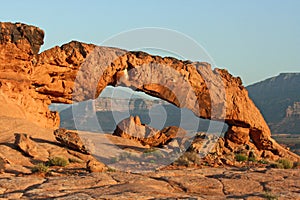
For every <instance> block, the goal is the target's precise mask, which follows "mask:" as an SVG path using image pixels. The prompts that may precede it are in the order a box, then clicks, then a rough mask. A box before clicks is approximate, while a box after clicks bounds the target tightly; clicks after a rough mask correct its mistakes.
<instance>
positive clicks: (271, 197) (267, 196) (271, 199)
mask: <svg viewBox="0 0 300 200" xmlns="http://www.w3.org/2000/svg"><path fill="white" fill-rule="evenodd" d="M263 197H264V198H265V199H268V200H277V199H278V197H277V196H276V195H274V194H272V193H270V192H268V191H267V192H265V193H264V194H263Z"/></svg>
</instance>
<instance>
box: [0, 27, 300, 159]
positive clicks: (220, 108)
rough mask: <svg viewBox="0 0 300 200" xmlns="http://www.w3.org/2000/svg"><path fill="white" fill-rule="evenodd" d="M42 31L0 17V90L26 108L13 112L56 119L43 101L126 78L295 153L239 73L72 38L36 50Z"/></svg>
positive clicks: (263, 144)
mask: <svg viewBox="0 0 300 200" xmlns="http://www.w3.org/2000/svg"><path fill="white" fill-rule="evenodd" d="M43 38H44V32H43V31H42V30H41V29H39V28H37V27H34V26H29V25H25V24H21V23H16V24H13V23H0V47H1V48H0V98H1V99H3V102H4V101H6V102H11V103H13V104H15V105H17V106H18V107H20V108H22V110H23V111H24V113H22V114H20V113H19V112H18V113H13V112H12V113H11V115H12V116H13V117H17V118H22V117H23V118H27V119H29V120H31V121H33V122H35V123H37V124H38V125H40V126H44V127H58V126H59V115H58V113H56V112H51V111H50V110H49V109H48V106H49V105H50V104H51V103H67V104H71V103H73V102H79V101H84V100H88V99H94V98H97V97H98V95H99V94H100V93H101V91H102V90H103V89H104V88H105V87H106V86H107V85H113V86H118V85H123V86H127V87H131V88H134V89H137V90H140V91H144V92H145V93H147V94H149V95H151V96H155V97H159V98H161V99H164V100H167V101H168V102H170V103H173V104H174V105H176V106H178V107H186V108H188V109H190V110H192V111H193V112H194V113H195V115H197V116H198V117H201V118H205V119H215V120H224V121H225V122H226V123H227V124H228V125H229V130H228V131H227V133H226V139H227V140H230V141H232V142H234V143H241V144H243V143H249V142H251V143H252V142H253V144H254V145H255V146H256V147H257V149H259V150H268V151H271V152H272V153H273V154H276V155H280V156H283V157H289V158H291V159H293V160H297V159H299V157H298V156H297V155H295V154H293V153H291V152H289V151H288V150H286V149H284V148H282V147H281V146H280V145H278V144H277V143H276V142H275V141H274V140H273V139H272V138H271V132H270V129H269V127H268V126H267V124H266V122H265V120H264V118H263V116H262V115H261V113H260V111H259V110H258V109H257V108H256V106H255V105H254V103H253V102H252V100H251V99H250V98H249V97H248V92H247V90H246V89H245V88H244V87H243V85H242V82H241V79H240V78H236V77H233V76H232V75H231V74H229V73H228V72H227V71H226V70H223V69H211V66H210V65H209V64H208V63H201V62H191V61H182V60H178V59H175V58H170V57H165V58H162V57H160V56H153V55H149V54H147V53H144V52H131V51H125V50H121V49H117V48H109V47H98V46H96V45H93V44H84V43H81V42H76V41H72V42H70V43H67V44H65V45H62V46H61V47H58V46H56V47H53V48H51V49H49V50H46V51H44V52H42V53H39V49H40V47H41V45H42V44H43ZM3 114H4V115H5V113H1V114H0V115H3ZM14 115H15V116H14Z"/></svg>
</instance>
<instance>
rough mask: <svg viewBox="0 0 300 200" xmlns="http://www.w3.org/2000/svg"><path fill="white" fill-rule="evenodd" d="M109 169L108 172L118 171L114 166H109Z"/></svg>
mask: <svg viewBox="0 0 300 200" xmlns="http://www.w3.org/2000/svg"><path fill="white" fill-rule="evenodd" d="M107 171H108V172H116V171H117V170H116V169H114V168H111V167H108V169H107Z"/></svg>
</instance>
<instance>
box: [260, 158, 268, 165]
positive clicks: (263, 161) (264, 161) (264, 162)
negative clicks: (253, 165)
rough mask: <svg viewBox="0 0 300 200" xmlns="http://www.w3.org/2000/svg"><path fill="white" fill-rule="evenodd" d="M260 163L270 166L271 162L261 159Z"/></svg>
mask: <svg viewBox="0 0 300 200" xmlns="http://www.w3.org/2000/svg"><path fill="white" fill-rule="evenodd" d="M258 163H260V164H269V161H267V160H264V159H261V160H259V161H258Z"/></svg>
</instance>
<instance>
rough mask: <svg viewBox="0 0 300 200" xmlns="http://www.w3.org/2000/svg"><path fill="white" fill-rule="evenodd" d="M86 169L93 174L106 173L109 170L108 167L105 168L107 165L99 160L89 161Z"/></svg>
mask: <svg viewBox="0 0 300 200" xmlns="http://www.w3.org/2000/svg"><path fill="white" fill-rule="evenodd" d="M86 169H87V171H89V172H90V173H92V172H104V171H106V170H107V167H106V166H105V164H103V163H101V162H99V161H97V160H89V161H88V162H87V163H86Z"/></svg>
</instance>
